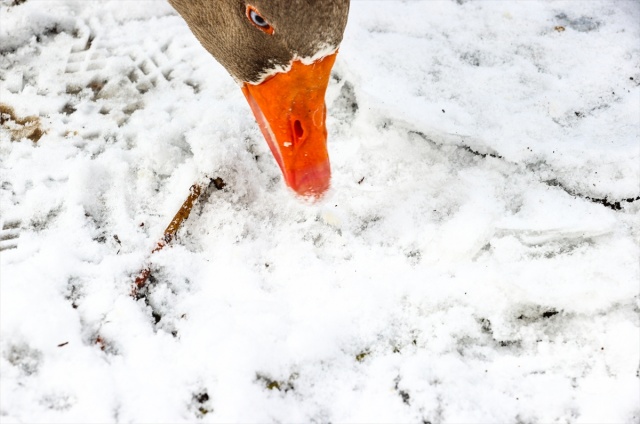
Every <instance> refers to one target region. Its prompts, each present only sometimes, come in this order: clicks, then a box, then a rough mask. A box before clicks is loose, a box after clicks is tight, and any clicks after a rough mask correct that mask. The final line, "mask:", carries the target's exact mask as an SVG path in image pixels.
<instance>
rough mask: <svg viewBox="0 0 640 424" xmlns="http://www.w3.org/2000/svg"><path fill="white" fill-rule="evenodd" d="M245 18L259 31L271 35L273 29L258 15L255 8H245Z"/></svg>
mask: <svg viewBox="0 0 640 424" xmlns="http://www.w3.org/2000/svg"><path fill="white" fill-rule="evenodd" d="M247 18H249V20H250V21H251V23H252V24H254V25H255V26H256V27H258V28H259V29H260V30H262V31H264V32H266V33H267V34H273V27H272V26H271V25H270V24H269V22H267V21H266V20H265V19H264V18H263V17H262V16H261V15H260V14H259V13H258V11H257V10H256V8H255V7H253V6H251V5H249V6H247Z"/></svg>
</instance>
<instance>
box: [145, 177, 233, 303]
mask: <svg viewBox="0 0 640 424" xmlns="http://www.w3.org/2000/svg"><path fill="white" fill-rule="evenodd" d="M211 183H212V184H214V185H215V187H216V188H217V189H218V190H222V189H223V188H224V186H225V183H224V181H222V178H220V177H218V178H215V179H211V180H210V184H211ZM206 189H207V185H205V184H198V183H196V184H193V185H192V186H191V187H190V188H189V196H188V197H187V200H185V201H184V202H183V203H182V206H181V207H180V209H179V210H178V212H177V213H176V215H175V216H174V217H173V219H172V220H171V223H170V224H169V226H167V228H166V229H165V230H164V234H163V236H162V239H160V241H158V243H157V244H156V247H154V248H153V250H152V251H151V254H154V253H156V252H159V251H160V250H162V249H164V247H165V246H166V245H168V244H169V243H170V242H171V241H172V240H173V239H174V238H175V237H176V233H177V232H178V230H179V229H180V226H181V225H182V223H183V222H184V221H186V220H187V218H189V214H190V213H191V209H193V205H194V204H195V202H196V200H198V198H199V197H200V196H201V195H202V193H204V192H205V191H206ZM150 276H151V268H150V267H149V266H146V267H145V268H144V269H143V270H142V271H141V272H140V274H138V277H136V281H135V287H134V288H133V294H134V295H135V294H136V293H137V291H138V290H140V289H141V288H143V287H144V286H145V285H146V283H147V280H148V279H149V277H150Z"/></svg>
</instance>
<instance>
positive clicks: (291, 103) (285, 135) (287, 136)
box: [169, 0, 349, 198]
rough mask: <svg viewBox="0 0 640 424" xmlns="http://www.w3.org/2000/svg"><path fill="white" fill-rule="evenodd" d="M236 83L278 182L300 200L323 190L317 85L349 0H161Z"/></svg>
mask: <svg viewBox="0 0 640 424" xmlns="http://www.w3.org/2000/svg"><path fill="white" fill-rule="evenodd" d="M169 3H170V4H171V5H172V6H173V8H174V9H175V10H176V11H177V12H178V13H179V14H180V15H181V16H182V18H183V19H184V20H185V21H186V23H187V25H188V26H189V28H190V29H191V31H192V32H193V34H194V35H195V37H196V38H197V39H198V41H199V42H200V44H202V46H203V47H204V48H205V49H206V50H207V51H208V52H209V53H210V54H211V55H212V56H213V57H214V58H215V59H216V60H217V61H218V62H219V63H220V64H221V65H222V66H223V67H224V68H225V69H226V70H227V72H228V73H229V74H230V75H231V76H232V77H233V78H234V79H235V80H236V82H237V83H238V84H239V85H240V88H241V90H242V93H243V94H244V96H245V97H246V99H247V102H248V103H249V106H250V108H251V110H252V112H253V114H254V116H255V119H256V121H257V123H258V126H259V127H260V130H261V132H262V135H263V136H264V138H265V139H266V141H267V143H268V145H269V148H270V150H271V152H272V154H273V156H274V158H275V160H276V162H277V163H278V165H279V167H280V170H281V171H282V175H283V177H284V182H285V183H286V185H287V186H288V187H290V188H291V189H293V191H294V192H295V193H297V194H298V195H300V196H303V197H305V198H319V197H321V196H322V195H323V194H324V193H325V192H326V191H327V189H328V188H329V185H330V180H331V167H330V164H329V154H328V151H327V129H326V124H325V121H326V105H325V100H324V97H325V91H326V89H327V85H328V83H329V77H330V74H331V68H332V67H333V64H334V62H335V60H336V55H337V53H338V47H339V46H340V43H341V41H342V37H343V34H344V30H345V26H346V24H347V15H348V13H349V0H250V1H243V0H169Z"/></svg>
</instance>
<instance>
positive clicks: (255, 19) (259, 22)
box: [249, 10, 269, 28]
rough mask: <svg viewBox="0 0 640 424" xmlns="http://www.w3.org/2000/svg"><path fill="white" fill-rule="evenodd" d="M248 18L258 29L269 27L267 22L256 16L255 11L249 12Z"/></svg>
mask: <svg viewBox="0 0 640 424" xmlns="http://www.w3.org/2000/svg"><path fill="white" fill-rule="evenodd" d="M249 17H250V18H251V20H252V21H253V23H254V24H256V25H258V26H259V27H263V28H264V27H268V26H269V24H268V23H267V21H265V20H264V18H263V17H262V16H260V15H258V13H257V12H256V11H255V10H251V11H250V12H249Z"/></svg>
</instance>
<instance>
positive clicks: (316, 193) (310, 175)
mask: <svg viewBox="0 0 640 424" xmlns="http://www.w3.org/2000/svg"><path fill="white" fill-rule="evenodd" d="M287 174H288V175H287V177H286V182H287V185H288V186H289V187H290V188H291V189H292V190H293V191H295V192H296V193H297V194H298V195H299V196H302V197H306V198H315V199H320V198H321V197H322V196H323V195H324V194H325V193H326V192H327V190H328V189H329V187H330V185H331V167H330V165H329V161H328V160H326V161H325V162H323V163H321V164H320V165H316V166H314V167H313V168H305V169H301V170H299V171H293V172H290V173H287Z"/></svg>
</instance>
